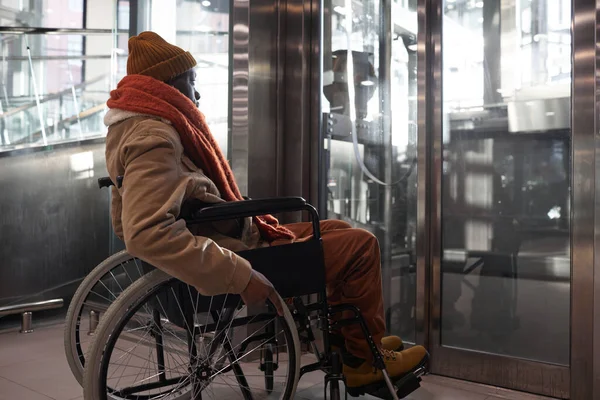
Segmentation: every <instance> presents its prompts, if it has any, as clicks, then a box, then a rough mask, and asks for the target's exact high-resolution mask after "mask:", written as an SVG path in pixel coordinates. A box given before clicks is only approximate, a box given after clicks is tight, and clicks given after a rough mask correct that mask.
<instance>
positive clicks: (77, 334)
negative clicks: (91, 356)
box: [63, 251, 143, 384]
mask: <svg viewBox="0 0 600 400" xmlns="http://www.w3.org/2000/svg"><path fill="white" fill-rule="evenodd" d="M138 261H139V260H138V259H136V258H135V257H133V256H131V255H130V254H129V253H127V251H120V252H118V253H116V254H113V255H112V256H110V257H108V258H107V259H106V260H104V261H102V262H101V263H100V264H98V266H96V268H94V269H93V270H92V271H91V272H90V273H89V274H88V275H87V276H86V277H85V278H84V279H83V281H81V283H80V284H79V287H78V288H77V290H76V291H75V294H74V295H73V298H72V299H71V303H70V304H69V309H68V311H67V317H66V321H65V329H64V338H63V340H64V346H65V355H66V357H67V363H68V364H69V368H71V372H72V373H73V376H74V377H75V379H76V380H77V382H79V384H82V383H83V369H84V366H85V353H86V351H87V348H88V344H91V340H88V339H91V338H88V334H87V332H85V330H82V329H81V325H82V321H83V318H85V316H84V309H85V308H86V303H87V301H88V299H89V298H90V295H91V294H92V293H93V291H94V288H95V287H97V286H98V285H99V283H101V282H102V281H106V279H107V278H108V279H111V278H115V274H117V273H118V270H119V269H120V268H121V269H122V271H125V270H126V269H125V267H124V266H125V265H126V264H127V263H130V262H134V263H137V262H138ZM139 266H140V269H139V273H137V272H138V271H135V270H134V271H130V272H129V274H127V276H126V277H125V279H124V280H123V282H119V284H118V286H117V287H116V288H115V290H114V291H112V292H110V295H109V296H108V297H106V296H104V297H105V298H104V299H103V300H104V303H105V304H104V305H105V308H104V309H103V310H104V311H105V310H106V309H107V308H108V306H109V305H110V303H112V302H113V301H115V299H116V298H117V296H118V295H119V294H120V293H121V292H122V291H123V290H124V289H125V288H126V287H127V286H129V285H130V284H132V283H133V282H134V281H135V280H136V279H137V278H139V277H140V276H141V275H142V274H143V271H142V268H141V261H139ZM111 274H112V275H111ZM115 279H116V278H115ZM103 285H104V283H103ZM88 342H89V343H88Z"/></svg>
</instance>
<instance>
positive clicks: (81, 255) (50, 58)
mask: <svg viewBox="0 0 600 400" xmlns="http://www.w3.org/2000/svg"><path fill="white" fill-rule="evenodd" d="M83 4H85V5H86V6H87V10H85V12H84V10H83V9H82V6H83ZM117 4H118V8H117V7H116V5H117ZM128 7H129V5H128V2H127V1H123V0H121V1H119V2H118V3H117V1H107V0H86V1H85V2H83V1H82V0H79V1H72V0H53V1H50V0H48V1H43V0H36V1H23V0H19V1H7V0H0V10H1V11H0V14H2V21H1V22H0V24H1V25H0V182H1V185H2V187H3V188H10V190H3V191H0V208H1V209H2V210H3V212H2V214H1V216H0V238H2V239H1V241H2V244H1V245H0V258H1V259H2V268H0V304H6V303H13V304H14V303H20V302H24V301H34V300H42V299H49V298H70V297H72V295H73V293H74V291H75V289H76V288H77V285H78V284H79V283H80V282H81V278H82V277H84V276H86V275H87V274H88V273H89V271H91V269H92V268H94V267H95V266H96V265H97V264H99V263H100V262H101V261H102V260H103V259H105V258H106V257H108V255H109V254H110V253H112V252H113V251H114V250H115V247H117V249H118V247H119V246H120V245H119V244H118V241H117V240H115V239H114V236H111V235H112V229H111V228H110V225H109V224H110V214H109V207H110V198H109V191H107V190H102V191H100V190H98V189H97V184H96V181H97V179H98V178H99V177H101V176H104V175H105V174H106V165H105V160H104V147H105V146H104V143H103V140H102V138H103V137H104V135H105V134H106V127H105V126H104V124H103V117H104V113H105V111H106V106H105V104H106V100H107V99H108V96H109V91H110V89H111V88H113V87H114V86H115V85H116V82H118V80H119V79H120V78H121V77H122V76H123V75H124V74H125V63H124V61H125V59H126V56H127V37H128V35H127V33H126V31H125V32H123V31H120V32H118V33H115V32H114V28H116V27H117V26H118V27H119V28H120V29H127V27H128V22H129V21H128V20H129V14H128V12H129V11H128ZM84 18H86V19H87V21H86V24H85V25H84V24H83V21H84V20H83V19H84ZM83 26H86V29H82V27H83ZM25 27H26V28H28V29H27V34H15V29H14V28H25ZM48 27H50V28H61V29H62V30H61V31H58V32H56V31H51V30H50V31H51V32H50V33H48V34H45V33H46V32H47V31H48V30H44V29H40V28H48ZM68 28H77V29H75V30H70V29H68ZM92 138H96V139H100V140H86V139H92ZM46 144H47V146H45V145H46ZM55 145H56V146H55ZM109 232H110V235H109V234H108V233H109ZM115 245H116V246H115Z"/></svg>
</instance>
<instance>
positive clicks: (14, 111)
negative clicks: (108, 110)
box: [0, 74, 108, 118]
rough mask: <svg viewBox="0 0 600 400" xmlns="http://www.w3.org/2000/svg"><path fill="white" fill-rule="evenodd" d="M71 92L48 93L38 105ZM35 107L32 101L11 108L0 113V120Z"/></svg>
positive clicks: (98, 78)
mask: <svg viewBox="0 0 600 400" xmlns="http://www.w3.org/2000/svg"><path fill="white" fill-rule="evenodd" d="M107 76H108V74H104V75H100V76H98V77H96V78H93V79H90V80H88V81H85V82H81V83H79V84H77V85H75V89H81V88H84V87H86V86H88V85H91V84H93V83H97V82H100V81H101V80H102V79H104V78H105V77H107ZM72 90H73V89H72V88H69V89H65V90H63V91H60V92H55V93H50V94H48V95H47V96H44V98H42V99H41V100H40V104H43V103H46V102H48V101H51V100H56V99H59V98H61V97H62V96H64V95H65V94H71V92H72ZM36 106H37V103H36V102H35V101H32V102H30V103H26V104H23V105H22V106H19V107H16V108H11V109H10V110H8V111H6V112H4V113H0V118H5V117H10V116H11V115H13V114H17V113H19V112H21V111H25V110H28V109H30V108H32V107H36Z"/></svg>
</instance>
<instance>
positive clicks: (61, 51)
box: [0, 34, 127, 151]
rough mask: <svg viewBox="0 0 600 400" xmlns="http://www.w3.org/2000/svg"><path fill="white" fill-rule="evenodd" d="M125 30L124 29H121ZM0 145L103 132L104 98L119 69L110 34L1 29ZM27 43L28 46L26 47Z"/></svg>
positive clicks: (41, 142) (120, 53)
mask: <svg viewBox="0 0 600 400" xmlns="http://www.w3.org/2000/svg"><path fill="white" fill-rule="evenodd" d="M123 36H125V37H126V36H127V35H123ZM0 37H1V39H2V42H1V44H0V46H1V47H2V69H1V70H2V79H1V86H2V93H0V95H1V97H2V108H3V110H5V114H4V115H3V118H2V120H0V132H1V135H0V136H1V138H0V151H3V150H4V151H5V150H12V149H14V148H19V147H23V146H26V147H29V146H40V145H46V144H56V143H62V142H67V141H73V140H81V139H87V138H91V137H98V136H103V135H105V134H106V127H105V126H104V124H103V120H102V119H103V117H104V113H105V103H106V100H107V99H108V95H109V91H110V89H111V87H114V86H113V85H114V82H116V81H118V79H120V77H121V76H123V75H124V74H125V70H124V65H123V64H122V63H121V64H119V65H120V68H118V69H115V68H113V67H112V64H113V60H116V59H120V58H124V57H123V55H126V53H125V50H123V49H120V51H113V43H114V39H113V37H112V35H110V34H106V35H104V34H100V35H92V34H77V35H15V34H1V35H0ZM28 46H29V50H28Z"/></svg>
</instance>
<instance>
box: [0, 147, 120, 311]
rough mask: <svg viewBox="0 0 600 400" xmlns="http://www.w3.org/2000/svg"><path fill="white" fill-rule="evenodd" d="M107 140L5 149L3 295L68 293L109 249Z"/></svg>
mask: <svg viewBox="0 0 600 400" xmlns="http://www.w3.org/2000/svg"><path fill="white" fill-rule="evenodd" d="M106 174H107V172H106V167H105V161H104V144H103V143H100V144H90V145H85V144H83V145H76V146H75V147H60V148H54V149H52V150H46V151H36V152H29V153H24V154H23V153H20V154H19V153H15V154H11V155H10V156H8V157H0V186H1V187H2V188H3V190H2V191H0V238H1V240H2V245H1V246H0V260H1V261H0V303H3V304H6V303H12V302H15V301H23V300H30V299H46V298H50V297H52V296H54V297H69V296H71V295H72V294H73V292H74V291H75V289H76V285H77V284H78V283H79V280H80V279H81V278H83V277H84V276H85V275H86V274H87V273H88V272H89V271H90V270H91V269H92V268H94V267H95V266H96V265H97V264H98V263H99V262H101V261H102V260H103V259H104V258H106V257H108V255H109V242H110V240H111V236H112V231H111V227H110V217H109V191H107V190H103V191H100V190H99V189H98V186H97V183H96V180H97V178H99V177H101V176H106Z"/></svg>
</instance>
